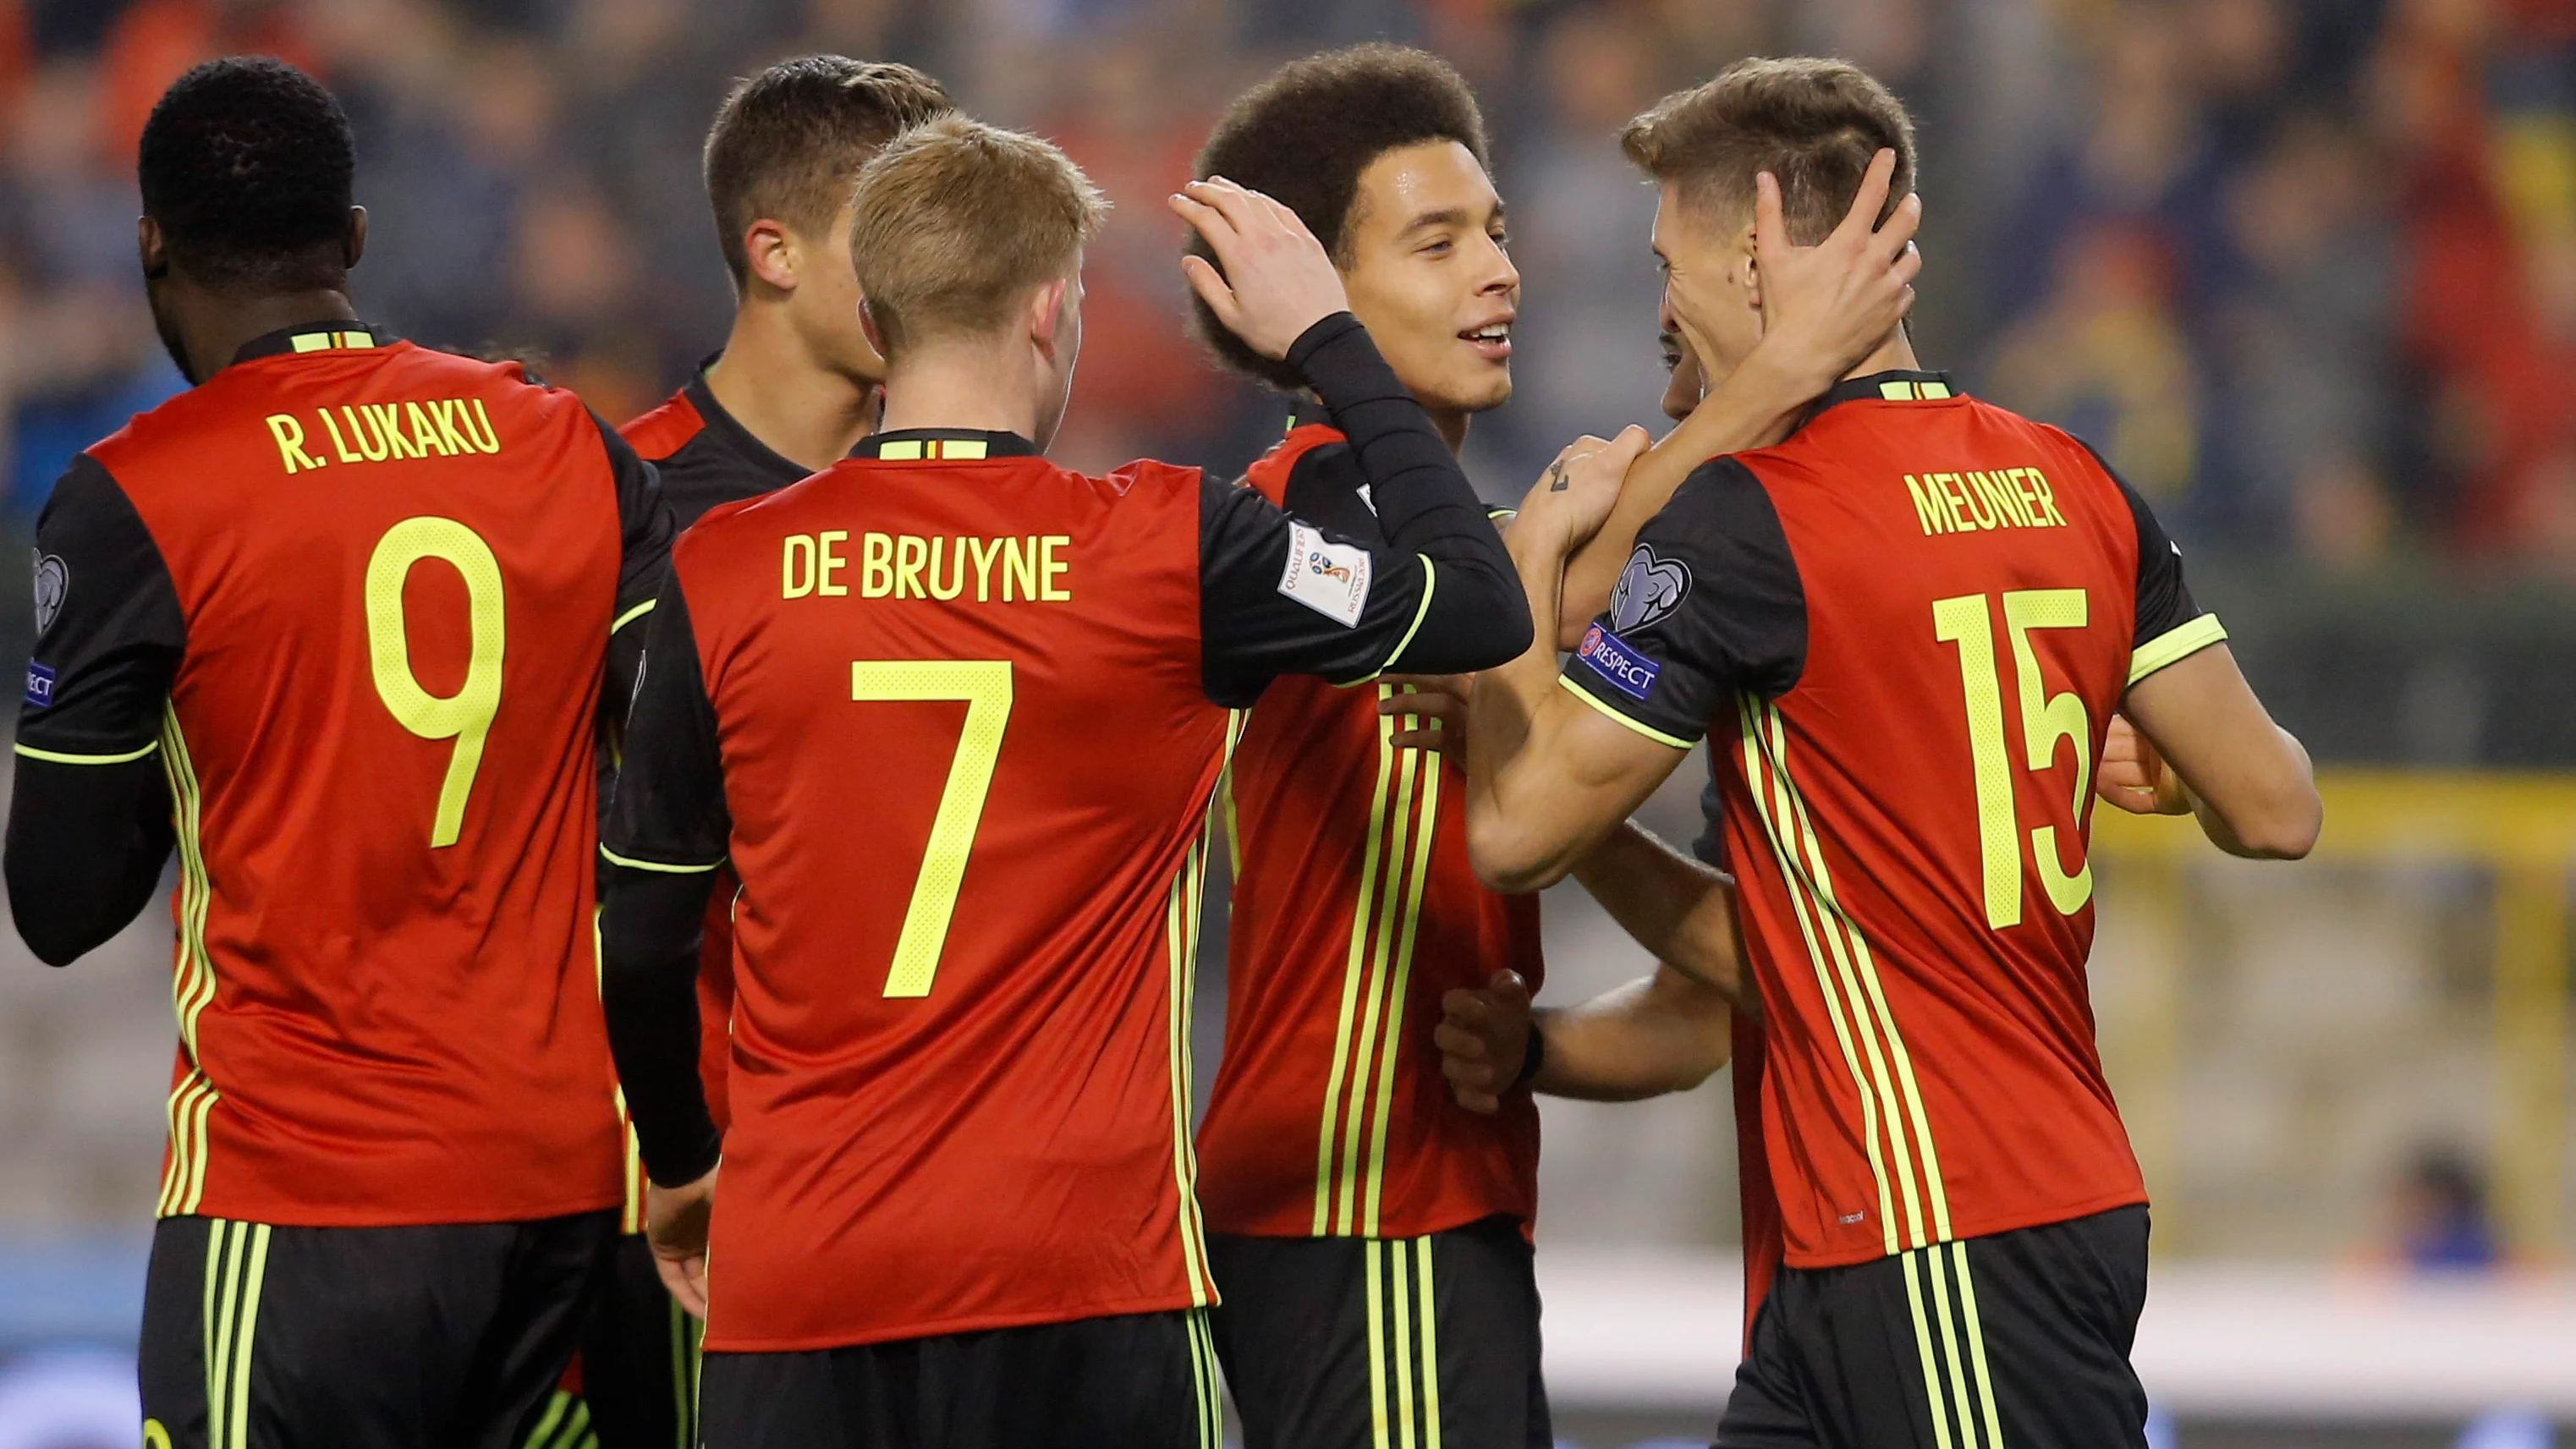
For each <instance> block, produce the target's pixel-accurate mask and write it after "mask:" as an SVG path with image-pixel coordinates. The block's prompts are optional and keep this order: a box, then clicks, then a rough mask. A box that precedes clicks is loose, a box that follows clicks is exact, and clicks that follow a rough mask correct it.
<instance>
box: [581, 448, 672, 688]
mask: <svg viewBox="0 0 2576 1449" xmlns="http://www.w3.org/2000/svg"><path fill="white" fill-rule="evenodd" d="M590 420H591V422H593V423H595V424H597V425H598V428H599V437H600V442H601V444H602V445H603V446H605V447H606V448H607V449H608V468H609V472H610V473H611V474H612V475H613V476H614V477H615V479H616V481H617V527H618V535H619V558H618V565H617V611H616V613H614V614H613V615H611V616H610V625H609V631H608V678H607V681H606V682H605V683H604V684H603V685H602V686H601V689H600V701H601V707H602V710H603V712H604V713H606V714H607V715H608V717H609V718H611V719H622V718H624V716H625V710H626V706H627V701H628V700H629V699H630V698H631V697H632V696H633V694H634V690H635V676H636V672H637V671H638V670H640V669H641V668H642V667H643V663H644V630H643V629H641V628H639V627H637V626H639V625H641V624H642V623H643V622H644V621H645V620H646V619H649V618H651V617H652V615H653V609H654V606H655V601H656V600H657V599H658V598H659V597H660V596H661V593H662V577H663V575H665V574H667V573H669V572H670V570H671V536H672V534H673V532H674V531H675V530H674V529H673V527H672V523H671V510H670V507H669V505H668V504H667V503H665V502H664V500H663V498H662V477H661V474H660V473H658V472H657V471H655V469H654V467H653V465H652V464H650V463H647V462H645V461H644V460H643V459H642V458H640V457H637V456H636V453H635V450H634V449H633V448H631V447H629V446H627V443H626V440H625V439H624V438H621V437H619V436H618V435H617V430H616V429H614V428H612V427H610V426H609V425H608V424H607V423H606V422H605V421H603V420H602V419H601V418H600V416H599V415H598V414H597V413H593V414H591V417H590Z"/></svg>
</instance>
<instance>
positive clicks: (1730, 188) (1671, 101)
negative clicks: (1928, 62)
mask: <svg viewBox="0 0 2576 1449" xmlns="http://www.w3.org/2000/svg"><path fill="white" fill-rule="evenodd" d="M1619 149H1620V150H1621V151H1623V152H1625V153H1626V154H1627V157H1628V159H1629V160H1630V161H1631V162H1634V163H1635V164H1636V166H1637V169H1638V170H1640V171H1643V172H1645V173H1646V174H1647V175H1648V176H1650V177H1652V178H1654V179H1655V180H1656V181H1659V182H1665V183H1669V184H1671V185H1672V186H1674V187H1675V188H1676V189H1677V190H1679V192H1680V193H1681V199H1682V201H1683V203H1684V204H1685V205H1688V206H1691V207H1694V208H1698V209H1701V210H1703V211H1706V212H1712V213H1715V214H1717V215H1719V216H1721V217H1723V218H1724V219H1725V220H1727V221H1729V222H1733V221H1734V220H1735V219H1736V218H1737V217H1739V216H1741V217H1745V218H1750V217H1751V216H1752V214H1753V178H1754V176H1755V175H1756V174H1757V173H1759V172H1763V171H1768V172H1770V173H1771V174H1772V175H1774V176H1776V177H1778V178H1779V180H1780V206H1781V212H1782V220H1784V221H1785V222H1786V223H1787V224H1788V228H1789V236H1790V239H1791V240H1792V241H1795V242H1797V243H1799V244H1800V245H1802V246H1812V245H1814V244H1815V243H1817V242H1820V241H1823V240H1824V239H1825V237H1826V236H1828V235H1829V234H1831V233H1832V231H1833V229H1834V227H1835V225H1836V224H1838V223H1839V222H1841V221H1842V219H1843V213H1845V212H1847V211H1849V210H1851V204H1852V198H1854V197H1855V196H1858V195H1859V194H1860V183H1861V178H1862V177H1863V176H1864V175H1866V174H1867V173H1868V171H1869V163H1870V158H1871V157H1872V156H1875V155H1876V154H1877V153H1878V152H1879V151H1881V150H1891V151H1894V152H1895V153H1896V174H1895V176H1894V177H1893V178H1891V179H1890V181H1889V184H1888V188H1887V205H1886V207H1885V208H1884V209H1883V210H1882V211H1881V212H1880V215H1879V218H1878V219H1879V220H1880V221H1882V222H1884V221H1885V220H1886V219H1887V217H1888V216H1889V215H1890V214H1892V213H1893V212H1894V211H1895V210H1896V204H1897V203H1898V202H1900V201H1903V200H1904V199H1905V198H1906V197H1907V196H1908V195H1909V194H1911V193H1912V192H1913V190H1914V121H1913V118H1912V117H1910V116H1908V115H1907V114H1906V113H1905V103H1904V102H1902V101H1899V100H1898V99H1897V98H1896V96H1895V94H1894V93H1893V92H1891V91H1889V90H1888V88H1887V87H1886V86H1884V85H1881V84H1880V83H1879V82H1878V80H1877V79H1876V78H1875V77H1873V76H1871V75H1870V74H1869V72H1867V71H1865V70H1862V69H1861V68H1860V67H1859V66H1856V65H1853V64H1851V63H1849V62H1848V61H1840V60H1825V59H1819V58H1816V57H1811V56H1794V57H1789V58H1786V59H1764V58H1759V57H1757V58H1755V59H1751V60H1742V61H1738V62H1736V63H1735V64H1734V65H1731V66H1729V67H1727V68H1726V69H1725V70H1724V71H1722V72H1720V73H1719V74H1718V76H1717V78H1716V79H1715V80H1712V81H1709V82H1708V83H1707V84H1705V85H1701V86H1696V87H1693V88H1692V89H1690V90H1686V91H1681V92H1677V93H1675V94H1673V95H1669V96H1666V97H1664V98H1663V100H1661V101H1660V102H1657V103H1656V105H1655V108H1654V109H1653V110H1651V111H1648V112H1646V113H1645V114H1644V115H1642V116H1639V117H1637V118H1636V119H1635V120H1633V121H1630V122H1629V123H1628V125H1627V128H1626V129H1625V130H1623V131H1621V132H1620V133H1619Z"/></svg>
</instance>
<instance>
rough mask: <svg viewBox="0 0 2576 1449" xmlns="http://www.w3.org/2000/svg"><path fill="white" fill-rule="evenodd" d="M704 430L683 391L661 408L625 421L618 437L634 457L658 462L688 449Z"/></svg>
mask: <svg viewBox="0 0 2576 1449" xmlns="http://www.w3.org/2000/svg"><path fill="white" fill-rule="evenodd" d="M706 427H707V420H706V418H705V416H704V415H703V414H701V413H700V412H699V411H698V407H697V404H695V403H693V402H691V401H689V393H688V389H686V388H682V389H681V390H679V391H678V392H675V393H673V394H671V396H670V397H669V399H667V400H666V401H664V402H663V404H662V405H661V406H660V407H657V408H654V409H653V410H652V411H650V412H647V413H643V414H640V415H638V416H637V417H634V418H632V419H630V420H628V421H627V422H626V423H625V424H624V425H623V426H621V427H619V428H618V430H617V434H618V436H619V437H622V438H624V439H625V440H626V443H627V446H629V447H631V448H633V449H634V450H635V452H636V454H637V456H639V457H641V458H643V459H644V460H645V461H646V462H650V463H659V462H661V461H662V460H663V459H665V458H668V457H670V456H671V455H672V454H674V453H677V452H679V451H680V450H681V449H682V448H684V447H686V446H688V445H689V443H690V442H691V441H693V440H694V439H696V438H697V436H698V435H699V434H700V433H703V432H705V431H706Z"/></svg>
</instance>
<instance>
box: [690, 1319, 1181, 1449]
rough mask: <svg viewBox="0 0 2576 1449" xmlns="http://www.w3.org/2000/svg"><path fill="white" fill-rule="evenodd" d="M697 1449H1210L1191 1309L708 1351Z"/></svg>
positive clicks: (702, 1381)
mask: <svg viewBox="0 0 2576 1449" xmlns="http://www.w3.org/2000/svg"><path fill="white" fill-rule="evenodd" d="M700 1388H701V1391H702V1397H701V1399H700V1419H699V1428H698V1432H699V1433H700V1434H701V1435H702V1436H703V1438H702V1440H701V1442H702V1443H703V1445H704V1446H705V1449H1107V1446H1117V1449H1217V1446H1218V1443H1219V1438H1220V1435H1221V1433H1222V1431H1223V1418H1222V1413H1221V1409H1220V1405H1219V1401H1218V1387H1217V1373H1216V1354H1215V1350H1214V1349H1213V1348H1211V1347H1210V1346H1209V1344H1208V1330H1207V1314H1206V1313H1205V1312H1203V1311H1201V1310H1198V1309H1190V1310H1186V1311H1179V1312H1171V1313H1130V1314H1122V1315H1119V1316H1117V1317H1112V1318H1081V1319H1075V1320H1073V1321H1071V1322H1068V1323H1041V1324H1035V1325H1031V1326H1029V1327H1026V1328H995V1329H988V1330H985V1331H984V1332H981V1333H950V1334H942V1335H939V1336H938V1337H935V1338H906V1339H897V1340H894V1341H893V1342H890V1343H869V1344H859V1345H857V1346H854V1347H850V1348H826V1349H814V1350H809V1351H804V1352H796V1353H710V1354H708V1355H707V1356H706V1358H705V1361H704V1366H703V1368H702V1370H701V1379H700Z"/></svg>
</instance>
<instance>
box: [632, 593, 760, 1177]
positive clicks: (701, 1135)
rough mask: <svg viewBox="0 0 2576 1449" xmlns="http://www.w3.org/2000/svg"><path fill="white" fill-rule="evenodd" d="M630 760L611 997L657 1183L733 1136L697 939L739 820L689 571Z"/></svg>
mask: <svg viewBox="0 0 2576 1449" xmlns="http://www.w3.org/2000/svg"><path fill="white" fill-rule="evenodd" d="M650 617H651V620H652V622H651V625H650V628H649V630H648V631H647V643H646V653H645V659H644V666H643V677H642V679H641V680H640V681H639V682H638V685H637V688H636V691H635V704H634V709H633V711H632V712H631V713H630V715H629V716H628V720H627V740H626V745H627V748H626V757H625V764H624V768H623V769H621V770H620V771H619V772H618V778H617V793H616V799H615V801H614V803H613V804H612V805H611V807H610V810H609V823H608V829H607V831H606V834H605V838H604V839H603V841H602V844H601V847H600V854H601V856H602V857H603V858H604V859H605V861H606V862H607V867H608V868H607V871H606V883H605V895H604V903H603V906H602V910H601V920H600V938H601V967H600V997H601V1001H602V1003H603V1005H604V1006H605V1008H606V1011H607V1015H608V1044H609V1048H610V1050H611V1052H613V1053H614V1055H615V1056H616V1059H617V1075H618V1080H619V1081H620V1082H621V1083H622V1084H623V1085H624V1087H625V1091H626V1109H627V1113H628V1115H629V1116H630V1117H632V1118H633V1120H634V1123H635V1137H636V1143H637V1145H638V1147H639V1148H641V1150H642V1152H643V1157H644V1167H645V1171H646V1172H648V1173H649V1174H650V1175H651V1176H652V1179H653V1181H655V1182H657V1183H660V1184H661V1185H663V1186H665V1187H676V1186H678V1185H680V1184H682V1183H686V1182H692V1181H695V1180H696V1179H698V1178H700V1177H702V1176H704V1175H706V1172H707V1170H708V1169H709V1168H711V1167H713V1166H715V1163H716V1158H717V1155H718V1153H719V1152H720V1150H721V1149H722V1145H723V1144H722V1138H721V1136H720V1134H719V1133H718V1132H717V1130H716V1125H715V1119H714V1118H713V1117H712V1116H711V1115H710V1114H709V1113H708V1111H707V1100H706V1089H705V1086H704V1084H703V1083H701V1082H700V1081H699V1079H698V995H697V977H698V942H699V935H700V932H701V930H702V928H703V923H704V921H705V919H706V909H707V899H708V897H709V895H710V894H711V893H712V892H713V890H714V886H715V870H716V867H717V866H719V865H721V864H723V862H724V858H725V845H726V839H727V837H728V835H729V834H730V833H731V828H732V826H731V821H730V818H729V816H728V815H727V812H726V809H725V803H724V763H723V758H722V756H721V755H720V754H719V753H718V749H717V743H716V721H715V707H714V705H713V704H712V703H710V702H709V700H708V698H707V691H706V683H705V680H704V679H703V677H702V676H701V675H700V672H699V668H698V650H697V640H696V638H695V636H694V634H693V632H692V631H691V629H690V625H689V611H688V604H687V601H686V600H685V598H684V597H683V596H682V594H681V592H680V585H679V580H678V579H677V578H676V577H673V578H670V579H669V580H667V582H666V583H665V584H664V586H663V589H662V594H661V601H660V603H659V605H658V606H657V607H655V609H654V610H653V613H652V614H651V616H650Z"/></svg>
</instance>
